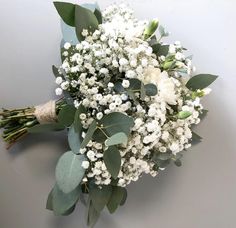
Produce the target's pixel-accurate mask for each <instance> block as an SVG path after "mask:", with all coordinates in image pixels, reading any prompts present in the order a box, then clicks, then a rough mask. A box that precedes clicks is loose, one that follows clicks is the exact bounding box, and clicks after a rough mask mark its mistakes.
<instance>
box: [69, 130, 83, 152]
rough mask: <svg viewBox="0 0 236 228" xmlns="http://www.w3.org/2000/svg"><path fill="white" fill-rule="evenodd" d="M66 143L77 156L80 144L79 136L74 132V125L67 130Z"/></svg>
mask: <svg viewBox="0 0 236 228" xmlns="http://www.w3.org/2000/svg"><path fill="white" fill-rule="evenodd" d="M68 143H69V146H70V149H71V150H72V152H73V153H75V154H78V153H79V152H80V144H81V140H80V134H79V133H77V132H75V126H74V125H72V126H71V127H70V129H69V132H68Z"/></svg>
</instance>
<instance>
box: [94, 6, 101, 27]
mask: <svg viewBox="0 0 236 228" xmlns="http://www.w3.org/2000/svg"><path fill="white" fill-rule="evenodd" d="M94 15H95V16H96V18H97V20H98V23H99V24H102V13H101V11H100V10H99V9H97V8H96V9H95V10H94Z"/></svg>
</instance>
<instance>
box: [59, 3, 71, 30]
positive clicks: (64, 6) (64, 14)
mask: <svg viewBox="0 0 236 228" xmlns="http://www.w3.org/2000/svg"><path fill="white" fill-rule="evenodd" d="M54 6H55V7H56V10H57V12H58V14H59V15H60V16H61V18H62V20H63V21H64V22H65V23H66V24H68V25H70V26H73V27H74V26H75V5H74V4H72V3H68V2H54Z"/></svg>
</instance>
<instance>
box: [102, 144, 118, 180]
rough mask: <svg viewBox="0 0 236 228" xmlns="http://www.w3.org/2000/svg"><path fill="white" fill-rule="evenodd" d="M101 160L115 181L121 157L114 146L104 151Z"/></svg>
mask: <svg viewBox="0 0 236 228" xmlns="http://www.w3.org/2000/svg"><path fill="white" fill-rule="evenodd" d="M103 159H104V162H105V165H106V167H107V170H108V171H109V173H110V174H111V176H112V177H113V178H114V179H116V178H117V176H118V174H119V172H120V169H121V155H120V152H119V150H118V149H117V147H116V146H111V147H109V148H108V149H107V150H105V152H104V155H103Z"/></svg>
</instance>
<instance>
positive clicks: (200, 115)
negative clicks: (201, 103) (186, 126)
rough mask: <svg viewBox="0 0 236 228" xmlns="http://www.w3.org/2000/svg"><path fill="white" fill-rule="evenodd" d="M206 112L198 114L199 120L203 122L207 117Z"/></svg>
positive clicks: (204, 110)
mask: <svg viewBox="0 0 236 228" xmlns="http://www.w3.org/2000/svg"><path fill="white" fill-rule="evenodd" d="M207 113H208V110H206V109H203V110H202V112H201V113H200V114H199V118H200V119H201V120H203V119H204V118H205V117H206V116H207Z"/></svg>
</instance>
